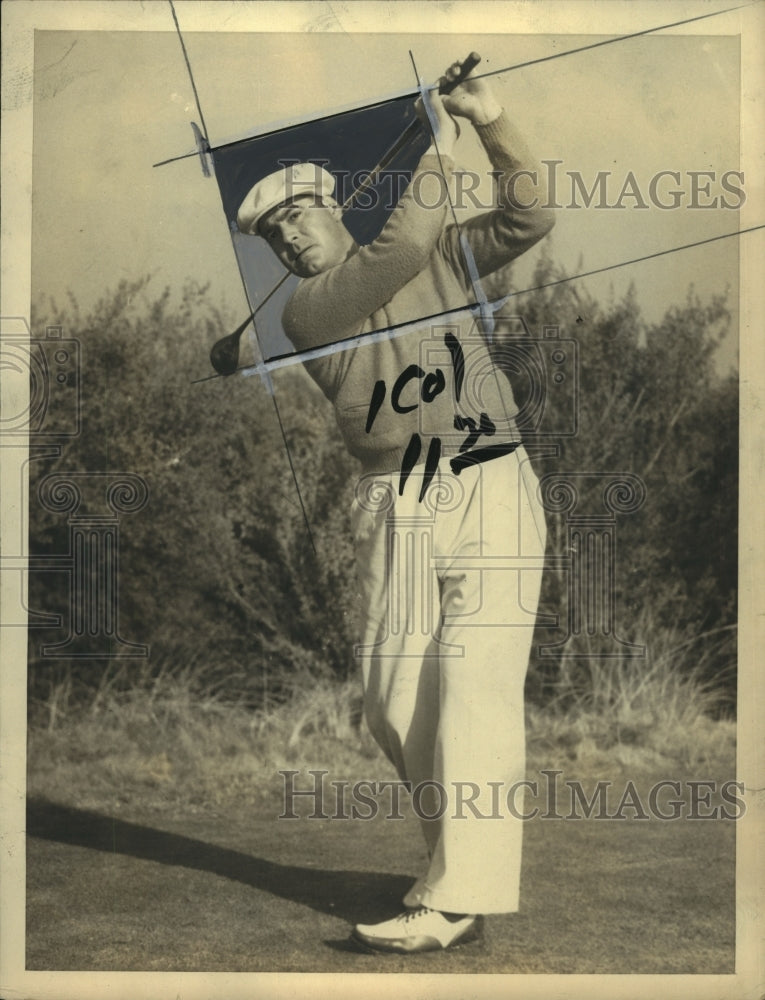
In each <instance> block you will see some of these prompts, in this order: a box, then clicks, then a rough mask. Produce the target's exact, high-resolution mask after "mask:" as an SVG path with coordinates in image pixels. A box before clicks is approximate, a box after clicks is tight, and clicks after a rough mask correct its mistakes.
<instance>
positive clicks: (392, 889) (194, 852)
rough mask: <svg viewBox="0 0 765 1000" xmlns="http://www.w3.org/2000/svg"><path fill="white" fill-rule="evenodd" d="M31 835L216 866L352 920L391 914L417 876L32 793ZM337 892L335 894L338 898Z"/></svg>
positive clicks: (177, 863) (202, 867)
mask: <svg viewBox="0 0 765 1000" xmlns="http://www.w3.org/2000/svg"><path fill="white" fill-rule="evenodd" d="M27 835H28V836H30V837H38V838H40V839H42V840H50V841H55V842H56V843H59V844H69V845H72V846H75V847H86V848H90V849H91V850H96V851H105V852H107V853H109V854H123V855H127V856H129V857H133V858H140V859H142V860H144V861H154V862H158V863H159V864H163V865H172V866H174V867H181V868H190V869H194V870H197V871H204V872H210V873H211V874H213V875H219V876H222V877H224V878H228V879H232V880H235V881H237V882H241V883H243V884H245V885H249V886H251V887H252V888H254V889H259V890H262V891H263V892H269V893H271V894H272V895H274V896H280V897H282V898H283V899H287V900H291V901H293V902H296V903H302V904H303V905H305V906H309V907H311V908H313V909H314V910H317V911H319V912H321V913H327V914H331V915H332V916H335V917H341V918H343V919H345V920H347V921H348V922H349V923H357V922H358V921H360V920H362V919H364V920H366V921H370V922H371V921H374V920H382V919H384V918H385V917H389V916H390V915H391V911H392V909H396V908H397V906H398V905H399V903H400V900H401V897H402V896H403V894H404V893H405V892H406V891H407V889H408V888H409V887H410V885H411V883H412V879H411V878H408V877H406V876H403V875H390V874H385V873H382V872H363V871H362V872H359V871H343V870H339V871H338V870H331V869H316V868H305V867H301V866H299V865H285V864H279V863H278V862H275V861H269V860H268V859H267V858H258V857H254V856H252V855H249V854H243V853H241V852H240V851H234V850H231V849H229V848H226V847H218V846H216V845H215V844H208V843H205V842H204V841H201V840H194V839H193V838H191V837H184V836H182V835H180V834H177V833H167V832H166V831H164V830H156V829H153V828H152V827H147V826H141V825H139V824H137V823H128V822H126V821H124V820H120V819H115V818H113V817H111V816H104V815H102V814H100V813H96V812H89V811H86V810H83V809H75V808H73V807H71V806H62V805H58V804H56V803H52V802H47V801H45V800H42V799H30V800H29V801H28V803H27ZM330 900H332V901H334V902H333V903H332V905H330ZM399 908H400V907H399Z"/></svg>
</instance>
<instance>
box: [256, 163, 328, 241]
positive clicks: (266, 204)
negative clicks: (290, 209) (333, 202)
mask: <svg viewBox="0 0 765 1000" xmlns="http://www.w3.org/2000/svg"><path fill="white" fill-rule="evenodd" d="M334 190H335V178H334V177H333V176H332V174H331V173H329V171H328V170H325V169H324V167H320V166H319V165H318V164H317V163H294V164H293V165H292V166H290V167H282V169H281V170H277V171H276V172H275V173H273V174H269V175H268V177H264V178H263V180H261V181H258V183H257V184H255V186H254V187H252V188H250V190H249V191H248V192H247V195H246V197H245V199H244V201H243V202H242V204H241V205H240V206H239V211H238V213H237V216H236V224H237V226H238V227H239V229H240V231H241V232H243V233H249V234H250V235H254V236H257V235H258V222H260V220H261V219H262V218H263V216H264V215H266V214H267V213H268V212H270V211H271V210H272V209H274V208H277V207H278V206H279V205H285V204H286V203H287V202H288V201H292V199H293V198H298V197H299V196H300V195H303V194H311V195H318V196H320V197H330V198H331V197H332V194H333V192H334Z"/></svg>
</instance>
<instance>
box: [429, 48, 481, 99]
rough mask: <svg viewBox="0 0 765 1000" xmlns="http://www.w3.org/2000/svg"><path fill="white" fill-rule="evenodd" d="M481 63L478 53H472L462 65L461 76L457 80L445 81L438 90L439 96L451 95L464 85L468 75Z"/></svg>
mask: <svg viewBox="0 0 765 1000" xmlns="http://www.w3.org/2000/svg"><path fill="white" fill-rule="evenodd" d="M480 61H481V57H480V56H479V55H478V53H477V52H471V53H470V55H469V56H468V57H467V59H466V60H465V61H464V62H463V64H462V69H461V70H460V72H459V76H458V77H457V79H456V80H444V81H443V83H442V84H441V86H440V87H439V88H438V93H439V94H451V92H452V91H453V90H454V89H455V88H456V87H459V85H460V84H461V83H462V81H463V80H464V79H465V77H466V76H467V75H468V73H469V72H470V71H471V70H473V69H475V67H476V66H477V65H478V63H479V62H480Z"/></svg>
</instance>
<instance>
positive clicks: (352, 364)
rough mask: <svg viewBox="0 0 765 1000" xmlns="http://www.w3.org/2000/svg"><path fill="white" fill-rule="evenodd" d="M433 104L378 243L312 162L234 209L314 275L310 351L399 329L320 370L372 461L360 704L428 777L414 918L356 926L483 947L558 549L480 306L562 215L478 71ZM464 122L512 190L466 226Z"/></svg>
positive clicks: (273, 179) (293, 309) (301, 317)
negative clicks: (488, 282) (427, 134)
mask: <svg viewBox="0 0 765 1000" xmlns="http://www.w3.org/2000/svg"><path fill="white" fill-rule="evenodd" d="M461 66H462V64H461V63H460V62H456V63H454V64H453V65H452V66H451V67H450V68H449V69H448V70H447V71H446V74H445V79H446V80H447V81H451V82H453V81H455V80H456V79H458V78H459V75H460V71H461ZM426 105H427V106H423V105H422V103H421V104H420V114H421V117H425V116H426V117H427V121H428V124H429V126H430V129H431V132H432V135H433V143H432V145H431V146H430V148H429V149H428V150H427V151H426V152H425V154H424V155H423V156H422V158H421V159H420V162H419V165H418V166H417V168H416V170H415V171H414V173H413V175H412V180H411V182H410V184H409V186H408V188H407V190H406V192H405V193H404V195H403V196H402V197H401V198H400V200H399V202H398V205H397V206H396V208H395V210H394V211H393V212H392V214H391V215H390V217H389V219H388V221H387V223H386V225H385V227H384V228H383V230H382V232H381V233H380V235H379V236H378V237H377V239H375V240H374V241H373V242H372V243H371V244H369V245H368V246H358V245H357V244H356V242H355V241H354V239H353V238H352V236H351V235H350V233H349V232H348V230H347V229H346V228H345V226H344V225H343V221H342V213H341V209H340V207H339V206H338V204H337V203H336V201H335V200H334V198H333V193H334V179H333V177H332V176H331V174H329V173H328V172H326V171H325V170H323V169H322V168H321V167H318V166H314V165H312V164H308V163H304V164H298V165H296V166H292V167H288V168H285V169H283V170H280V171H278V172H276V173H274V174H271V175H270V176H268V177H266V178H265V179H263V180H261V181H260V182H259V183H258V184H256V185H255V186H254V187H253V188H252V190H251V191H250V192H249V193H248V194H247V197H246V198H245V199H244V201H243V203H242V205H241V207H240V210H239V214H238V219H237V222H238V225H239V228H240V229H241V230H242V231H243V232H245V233H250V234H253V235H257V236H260V237H262V238H263V239H265V240H266V241H267V242H268V244H269V245H270V247H271V249H272V250H273V252H274V253H275V254H276V256H277V257H278V258H279V260H280V261H281V262H282V263H283V264H284V266H285V267H286V268H287V269H288V270H289V271H291V272H292V273H294V274H296V275H298V276H299V277H300V278H302V279H304V280H302V281H301V282H300V284H299V285H298V287H297V288H296V290H295V292H294V294H293V296H292V298H291V299H290V301H289V303H288V305H287V307H286V309H285V312H284V316H283V325H284V329H285V332H286V333H287V335H288V336H289V338H290V339H291V341H292V342H293V344H294V345H295V347H296V348H297V349H298V350H299V351H303V350H307V349H309V348H312V347H317V346H319V345H324V344H328V343H334V342H339V341H342V340H345V339H346V338H349V337H354V336H356V335H358V334H360V333H366V332H370V331H380V330H383V331H390V333H389V335H387V336H384V337H381V338H379V339H377V340H374V341H373V342H367V343H362V344H360V345H358V346H356V347H352V348H348V349H338V350H337V351H336V352H334V353H330V354H328V355H325V356H323V357H319V358H315V359H312V360H308V361H306V363H305V365H306V368H307V370H308V372H309V373H310V375H311V377H312V378H313V379H314V380H315V381H316V382H317V384H318V385H319V386H320V387H321V389H322V390H323V392H324V394H325V395H326V396H327V398H328V399H329V400H330V401H331V402H332V403H333V405H334V408H335V413H336V417H337V420H338V424H339V427H340V430H341V432H342V435H343V439H344V441H345V443H346V446H347V448H348V450H349V451H350V452H351V453H352V454H353V455H354V456H356V457H357V458H358V459H359V460H360V462H361V467H362V469H361V476H360V479H359V484H358V487H357V490H356V497H355V500H354V502H353V508H352V511H351V525H352V530H353V535H354V541H355V552H356V560H357V567H358V575H359V586H360V592H361V597H362V602H363V605H364V619H363V631H362V643H361V645H360V646H359V647H357V656H358V657H359V659H360V661H361V672H362V677H363V685H364V709H365V715H366V718H367V721H368V724H369V727H370V730H371V732H372V734H373V736H374V737H375V739H376V740H377V742H378V743H379V745H380V746H381V747H382V749H383V751H384V752H385V754H386V755H387V756H388V758H389V759H390V760H391V761H392V763H393V764H394V766H395V768H396V770H397V772H398V775H399V777H400V778H401V780H402V781H405V782H407V783H409V785H408V787H411V788H412V789H413V803H414V804H415V805H416V807H417V814H418V816H419V817H420V820H421V824H422V830H423V834H424V837H425V843H426V847H427V856H428V861H427V864H426V866H425V868H424V870H423V872H422V873H421V875H420V877H419V878H417V879H416V881H415V882H414V884H413V885H412V887H411V889H410V891H409V892H408V893H407V895H406V896H405V897H404V900H403V910H402V912H401V913H399V914H398V915H397V916H394V917H393V918H392V919H390V920H386V921H385V922H383V923H381V924H375V925H368V924H359V925H358V926H357V927H356V928H355V929H354V931H353V936H354V938H355V939H356V940H357V941H358V942H360V943H361V944H362V945H363V946H365V947H368V948H372V949H374V950H378V951H394V952H403V953H413V952H420V951H428V950H434V949H442V948H449V947H452V946H454V945H456V944H460V943H463V942H465V941H468V940H471V939H473V938H475V937H476V936H477V934H478V933H479V931H480V926H481V920H482V915H483V914H487V913H504V912H513V911H515V910H517V909H518V898H519V882H520V869H521V832H522V820H521V818H520V816H519V813H518V811H517V810H516V811H515V812H514V814H511V812H509V811H508V809H507V808H506V805H505V798H504V796H505V794H506V791H507V789H508V788H510V787H511V786H512V785H513V784H514V783H516V782H518V781H522V780H523V779H524V777H525V774H524V768H525V741H524V713H523V689H524V680H525V675H526V670H527V666H528V657H529V652H530V647H531V638H532V633H533V623H534V616H535V614H536V607H537V601H538V596H539V586H540V579H541V569H540V566H541V560H542V557H543V553H544V544H545V524H544V517H543V513H542V510H541V507H540V505H539V502H538V499H537V480H536V477H535V475H534V472H533V470H532V468H531V466H530V464H529V461H528V457H527V456H526V454H525V452H524V449H523V445H522V443H521V438H520V435H519V433H518V429H517V427H516V423H515V420H514V416H515V415H516V414H517V412H518V408H517V406H516V403H515V401H514V399H513V394H512V389H511V386H510V383H509V382H508V380H507V378H506V377H505V376H504V375H503V374H502V373H501V372H499V371H498V370H497V369H496V368H495V366H494V364H493V362H492V359H491V356H490V353H489V350H488V346H487V344H486V342H485V340H484V339H483V337H482V335H481V330H482V327H481V324H480V322H477V321H476V319H475V316H476V315H477V313H478V309H477V308H476V309H474V310H473V312H471V311H470V309H469V308H468V307H469V306H470V305H471V304H475V303H476V302H480V300H481V297H482V296H481V293H480V289H479V288H478V282H479V280H480V277H481V276H483V275H487V274H490V273H491V272H493V271H495V270H497V269H498V268H500V267H502V266H503V265H505V264H507V263H508V262H509V261H511V260H513V259H514V258H516V257H518V256H519V255H520V254H522V253H524V252H525V251H526V250H528V249H529V248H530V247H532V246H533V245H534V244H535V243H537V241H538V240H540V239H541V238H542V237H543V236H545V234H546V233H547V232H549V230H550V229H551V227H552V224H553V218H552V215H551V213H550V211H549V210H547V209H544V208H542V207H540V206H542V205H544V203H545V200H546V192H545V191H544V190H543V188H542V185H541V183H537V179H540V178H541V173H540V172H539V171H537V172H536V175H535V170H536V165H535V163H534V161H533V160H532V159H531V157H530V154H529V153H528V151H527V149H526V147H525V145H524V143H523V141H522V139H521V138H520V136H519V135H518V134H517V133H516V131H515V130H514V128H513V126H512V125H511V123H510V120H509V118H508V116H507V114H506V112H505V111H504V110H503V109H502V107H501V106H500V105H499V104H498V103H497V100H496V99H495V97H494V94H493V92H492V90H491V87H490V86H489V85H488V84H487V83H486V81H484V80H481V79H475V78H473V76H472V74H469V75H468V76H467V77H466V78H465V79H464V81H462V82H461V83H460V84H459V86H457V87H456V88H455V89H454V90H453V91H452V93H451V94H449V95H448V96H443V97H441V96H439V95H438V94H437V93H436V92H435V91H433V92H431V93H430V97H429V99H428V100H427V101H426ZM458 119H463V120H464V119H467V121H468V122H469V123H470V125H471V126H472V128H473V129H474V130H475V132H476V133H477V135H478V138H479V139H480V142H481V144H482V146H483V149H484V150H485V152H486V154H487V157H488V161H489V164H490V166H491V168H492V171H493V175H494V180H495V184H494V185H493V191H495V197H496V204H495V207H493V208H492V209H490V210H489V211H486V212H483V213H482V214H478V215H475V216H474V217H472V218H470V219H468V220H467V221H465V222H464V223H462V224H461V225H460V226H459V227H458V226H457V225H456V224H455V223H454V222H453V221H452V220H451V217H450V209H449V203H448V199H447V198H446V197H445V190H446V185H448V184H449V183H450V182H451V176H452V170H453V166H454V161H453V149H454V145H455V143H456V141H457V139H458V136H459V126H458V124H457V121H458ZM483 312H484V318H485V304H484V310H483ZM425 319H426V320H427V321H426V322H422V320H425ZM417 320H420V321H421V322H413V321H417ZM407 324H408V326H407ZM402 325H403V326H402ZM483 329H484V332H485V331H486V327H484V328H483ZM476 331H478V332H476ZM340 346H342V345H340ZM434 352H435V353H434ZM432 359H436V360H435V361H432ZM431 362H432V363H431ZM526 567H529V568H526Z"/></svg>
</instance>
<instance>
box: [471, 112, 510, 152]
mask: <svg viewBox="0 0 765 1000" xmlns="http://www.w3.org/2000/svg"><path fill="white" fill-rule="evenodd" d="M509 124H510V119H509V118H508V115H507V112H506V111H505V109H504V108H503V109H502V111H501V112H500V113H499V114H498V115H497V117H496V118H495V119H494V121H491V122H488V124H486V125H474V126H473V128H474V129H475V130H476V132H477V133H478V136H479V138H480V139H481V142H482V143H483V144H484V146H485V147H486V148H487V149H489V148H490V147H491V146H497V145H499V146H503V145H504V144H505V143H506V142H507V127H508V125H509Z"/></svg>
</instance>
